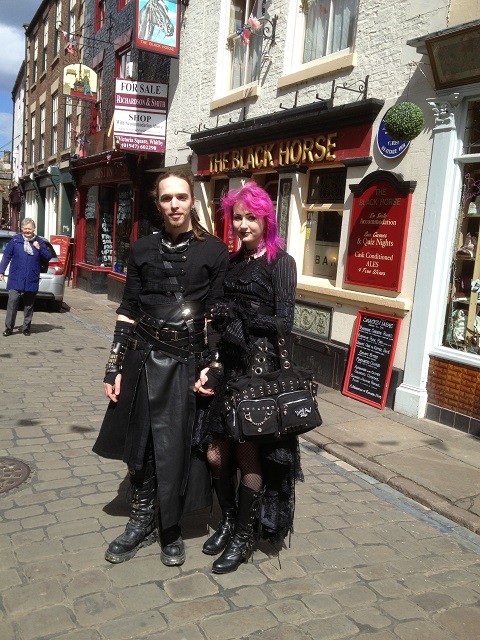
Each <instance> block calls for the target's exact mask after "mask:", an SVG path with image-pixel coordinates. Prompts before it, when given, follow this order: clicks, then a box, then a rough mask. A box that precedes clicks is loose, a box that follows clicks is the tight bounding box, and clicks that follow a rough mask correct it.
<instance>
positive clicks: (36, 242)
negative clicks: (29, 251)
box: [33, 240, 40, 251]
mask: <svg viewBox="0 0 480 640" xmlns="http://www.w3.org/2000/svg"><path fill="white" fill-rule="evenodd" d="M33 246H34V247H35V249H36V250H37V251H40V244H39V242H38V240H35V242H34V243H33Z"/></svg>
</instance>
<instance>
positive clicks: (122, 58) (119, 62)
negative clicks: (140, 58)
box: [115, 44, 132, 80]
mask: <svg viewBox="0 0 480 640" xmlns="http://www.w3.org/2000/svg"><path fill="white" fill-rule="evenodd" d="M129 62H132V49H131V46H130V44H128V45H127V46H126V47H123V48H122V49H119V50H118V51H117V52H116V53H115V78H118V79H123V80H125V79H126V78H127V76H126V72H127V64H128V63H129ZM122 69H123V73H124V75H121V74H122Z"/></svg>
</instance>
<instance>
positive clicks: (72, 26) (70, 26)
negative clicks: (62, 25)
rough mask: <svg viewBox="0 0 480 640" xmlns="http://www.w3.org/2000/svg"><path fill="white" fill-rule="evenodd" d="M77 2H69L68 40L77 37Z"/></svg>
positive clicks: (71, 0) (75, 0)
mask: <svg viewBox="0 0 480 640" xmlns="http://www.w3.org/2000/svg"><path fill="white" fill-rule="evenodd" d="M76 2H77V0H69V4H68V28H67V32H68V35H67V38H68V40H72V39H73V36H74V35H75V29H76V23H75V4H76Z"/></svg>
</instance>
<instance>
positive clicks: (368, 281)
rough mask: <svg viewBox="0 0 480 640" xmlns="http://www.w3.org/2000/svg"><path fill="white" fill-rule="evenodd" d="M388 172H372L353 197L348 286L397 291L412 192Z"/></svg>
mask: <svg viewBox="0 0 480 640" xmlns="http://www.w3.org/2000/svg"><path fill="white" fill-rule="evenodd" d="M415 186H416V182H405V181H401V180H398V178H397V177H396V176H395V175H394V174H393V173H389V172H387V171H375V172H373V173H371V174H369V175H368V176H366V177H365V178H364V179H363V180H362V181H361V182H360V184H359V185H352V186H350V189H351V190H352V191H353V193H354V197H353V207H352V218H351V221H350V233H349V241H348V254H347V265H346V269H345V282H346V283H347V284H355V285H361V286H364V287H373V288H376V289H386V290H390V291H400V290H401V286H402V275H403V264H404V259H405V247H406V241H407V231H408V222H409V218H410V206H411V198H412V192H413V190H414V189H415Z"/></svg>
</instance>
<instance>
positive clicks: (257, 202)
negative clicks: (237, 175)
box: [222, 182, 285, 262]
mask: <svg viewBox="0 0 480 640" xmlns="http://www.w3.org/2000/svg"><path fill="white" fill-rule="evenodd" d="M238 202H241V203H242V204H243V205H244V206H245V207H246V208H247V209H248V211H250V212H251V213H253V214H254V215H255V216H257V218H263V221H264V223H265V228H264V230H263V239H262V242H261V243H260V246H259V249H263V248H265V249H266V254H267V261H268V262H271V261H272V260H273V259H274V258H275V257H276V255H277V253H278V251H279V249H283V247H284V246H285V241H284V240H283V238H280V236H279V235H278V230H277V217H276V214H275V209H274V206H273V202H272V200H271V199H270V196H269V195H268V193H267V192H266V191H265V189H262V187H259V186H258V184H257V183H256V182H247V184H246V185H245V186H244V187H242V188H241V189H231V190H230V191H229V192H228V193H227V194H226V195H225V196H224V197H223V198H222V211H223V216H224V219H225V223H226V224H227V225H228V233H229V236H230V237H233V236H234V235H235V233H234V230H233V213H234V212H233V210H234V207H235V205H236V204H237V203H238Z"/></svg>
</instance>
